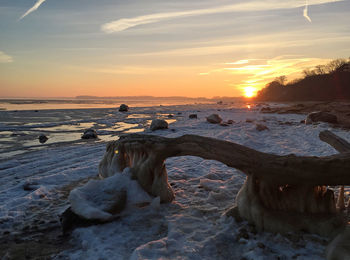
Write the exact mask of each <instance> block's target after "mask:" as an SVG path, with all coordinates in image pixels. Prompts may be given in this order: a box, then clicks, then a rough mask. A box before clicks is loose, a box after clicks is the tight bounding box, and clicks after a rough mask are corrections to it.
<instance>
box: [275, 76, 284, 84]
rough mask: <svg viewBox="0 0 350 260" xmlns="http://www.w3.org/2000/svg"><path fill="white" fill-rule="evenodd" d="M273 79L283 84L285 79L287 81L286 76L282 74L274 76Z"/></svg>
mask: <svg viewBox="0 0 350 260" xmlns="http://www.w3.org/2000/svg"><path fill="white" fill-rule="evenodd" d="M274 81H277V82H278V83H279V84H280V85H283V86H284V85H285V83H286V81H287V77H286V76H285V75H282V76H279V77H277V78H275V80H274Z"/></svg>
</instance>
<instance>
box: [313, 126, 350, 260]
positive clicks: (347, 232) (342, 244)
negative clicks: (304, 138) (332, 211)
mask: <svg viewBox="0 0 350 260" xmlns="http://www.w3.org/2000/svg"><path fill="white" fill-rule="evenodd" d="M319 137H320V139H321V140H322V141H324V142H326V143H328V144H330V145H331V146H332V147H334V149H336V150H337V151H338V152H340V153H347V152H350V143H348V142H347V141H346V140H344V139H343V138H341V137H339V136H337V135H335V134H334V133H332V132H330V131H328V130H325V131H322V132H321V133H320V134H319ZM349 201H350V199H349ZM337 207H338V208H339V209H340V210H344V209H345V202H344V186H341V187H340V191H339V195H338V199H337ZM349 208H350V203H348V212H349ZM349 245H350V226H349V225H348V226H347V227H346V228H345V229H344V230H343V231H342V232H341V233H340V234H339V235H338V236H337V237H336V238H335V239H333V241H332V242H331V243H330V244H329V245H328V246H327V250H326V256H327V260H336V259H350V247H349Z"/></svg>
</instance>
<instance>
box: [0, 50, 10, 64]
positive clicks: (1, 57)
mask: <svg viewBox="0 0 350 260" xmlns="http://www.w3.org/2000/svg"><path fill="white" fill-rule="evenodd" d="M10 62H13V58H12V57H11V56H9V55H7V54H5V53H3V52H2V51H0V63H10Z"/></svg>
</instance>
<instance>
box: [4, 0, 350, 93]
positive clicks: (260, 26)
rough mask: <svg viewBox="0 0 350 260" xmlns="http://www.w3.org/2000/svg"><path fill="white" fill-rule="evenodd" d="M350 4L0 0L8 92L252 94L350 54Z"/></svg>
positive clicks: (331, 0) (333, 0) (311, 0)
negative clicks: (307, 69) (284, 78)
mask: <svg viewBox="0 0 350 260" xmlns="http://www.w3.org/2000/svg"><path fill="white" fill-rule="evenodd" d="M349 24H350V0H300V1H299V0H283V1H280V0H261V1H259V0H230V1H229V0H210V1H209V0H192V1H188V0H177V1H169V0H142V1H141V0H139V1H136V0H128V1H125V0H123V1H121V0H99V1H95V0H74V1H71V0H16V1H14V0H0V98H9V97H28V98H29V97H74V96H77V95H94V96H136V95H152V96H189V97H208V98H210V97H214V96H231V97H234V96H242V95H249V94H250V95H252V94H254V93H256V91H258V90H259V89H261V88H262V87H264V86H265V85H266V84H267V83H268V82H270V81H272V80H273V79H274V78H276V77H278V76H281V75H286V76H287V80H288V81H291V80H293V79H295V78H298V77H301V75H302V73H301V72H302V71H303V70H304V69H306V68H310V67H313V66H315V65H319V64H325V63H327V62H329V61H330V60H332V59H335V58H348V57H349V56H350V26H349Z"/></svg>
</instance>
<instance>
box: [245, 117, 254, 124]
mask: <svg viewBox="0 0 350 260" xmlns="http://www.w3.org/2000/svg"><path fill="white" fill-rule="evenodd" d="M245 122H246V123H253V122H254V120H253V119H250V118H247V119H246V120H245Z"/></svg>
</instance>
